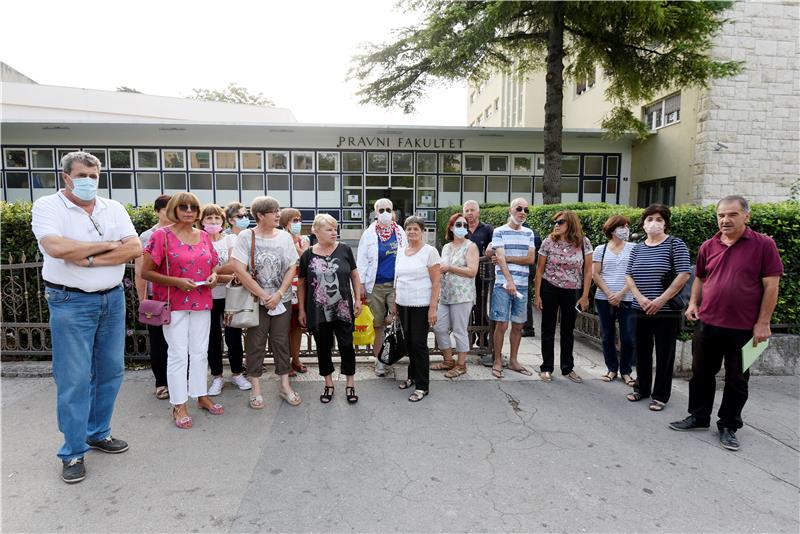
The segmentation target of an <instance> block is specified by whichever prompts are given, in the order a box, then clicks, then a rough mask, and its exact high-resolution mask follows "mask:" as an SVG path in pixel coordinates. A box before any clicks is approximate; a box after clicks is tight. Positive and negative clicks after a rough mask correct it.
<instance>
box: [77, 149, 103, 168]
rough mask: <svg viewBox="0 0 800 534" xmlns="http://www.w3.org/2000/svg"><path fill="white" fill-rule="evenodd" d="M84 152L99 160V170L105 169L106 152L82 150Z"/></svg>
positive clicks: (101, 150)
mask: <svg viewBox="0 0 800 534" xmlns="http://www.w3.org/2000/svg"><path fill="white" fill-rule="evenodd" d="M83 151H84V152H88V153H89V154H91V155H92V156H94V157H96V158H97V159H99V160H100V168H102V169H105V168H106V167H107V163H108V159H106V151H105V150H104V149H102V148H84V149H83Z"/></svg>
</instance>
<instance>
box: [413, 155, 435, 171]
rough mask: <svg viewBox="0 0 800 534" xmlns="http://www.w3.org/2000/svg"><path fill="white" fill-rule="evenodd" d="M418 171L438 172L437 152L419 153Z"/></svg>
mask: <svg viewBox="0 0 800 534" xmlns="http://www.w3.org/2000/svg"><path fill="white" fill-rule="evenodd" d="M417 172H436V154H431V153H422V154H417Z"/></svg>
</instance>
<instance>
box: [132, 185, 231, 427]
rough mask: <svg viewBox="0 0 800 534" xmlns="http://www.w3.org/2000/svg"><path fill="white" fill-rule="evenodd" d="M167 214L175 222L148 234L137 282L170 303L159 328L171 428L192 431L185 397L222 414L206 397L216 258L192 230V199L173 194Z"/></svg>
mask: <svg viewBox="0 0 800 534" xmlns="http://www.w3.org/2000/svg"><path fill="white" fill-rule="evenodd" d="M166 210H167V217H169V219H170V220H171V221H172V222H174V223H175V224H173V225H172V226H169V227H166V228H161V229H159V230H157V231H155V232H154V233H153V236H152V237H151V238H150V242H149V243H148V245H147V247H146V248H145V250H144V260H143V262H142V278H144V279H145V280H148V281H150V282H153V298H154V299H155V300H161V301H166V300H169V305H170V324H168V325H164V338H165V339H166V341H167V344H168V345H169V348H168V350H167V383H168V384H169V400H170V403H171V404H172V406H173V408H172V416H173V418H174V419H175V425H176V426H177V427H178V428H191V427H192V418H191V417H189V412H188V409H187V407H186V402H187V401H188V398H189V397H195V398H197V406H198V407H199V408H201V409H203V410H207V411H208V412H209V413H211V414H212V415H221V414H222V413H223V411H224V410H223V408H222V406H221V405H219V404H214V403H213V402H211V400H210V399H209V398H208V389H207V382H206V377H207V376H208V335H209V331H210V329H211V307H212V296H211V288H212V287H214V285H215V284H216V282H217V274H216V268H217V262H218V257H217V252H216V250H214V245H213V243H212V242H211V239H210V237H209V236H208V234H207V233H205V232H203V231H202V230H198V229H197V228H195V227H194V224H195V222H197V219H198V218H199V217H200V201H199V200H198V199H197V197H196V196H195V195H193V194H192V193H178V194H176V195H173V196H172V198H171V199H170V201H169V203H168V204H167V208H166ZM165 255H166V257H165ZM168 265H169V267H167V266H168ZM187 367H188V368H187ZM187 372H188V377H189V378H188V381H187V378H186V377H187Z"/></svg>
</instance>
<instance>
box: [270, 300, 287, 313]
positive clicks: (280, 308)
mask: <svg viewBox="0 0 800 534" xmlns="http://www.w3.org/2000/svg"><path fill="white" fill-rule="evenodd" d="M285 311H286V306H284V305H283V302H279V303H278V305H277V306H275V307H274V308H272V309H271V310H267V315H280V314H282V313H283V312H285Z"/></svg>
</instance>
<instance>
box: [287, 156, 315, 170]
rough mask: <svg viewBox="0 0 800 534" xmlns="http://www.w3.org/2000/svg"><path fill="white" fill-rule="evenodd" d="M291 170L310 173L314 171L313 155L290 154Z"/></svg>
mask: <svg viewBox="0 0 800 534" xmlns="http://www.w3.org/2000/svg"><path fill="white" fill-rule="evenodd" d="M292 170H293V171H297V172H312V171H313V170H314V153H313V152H292Z"/></svg>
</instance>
